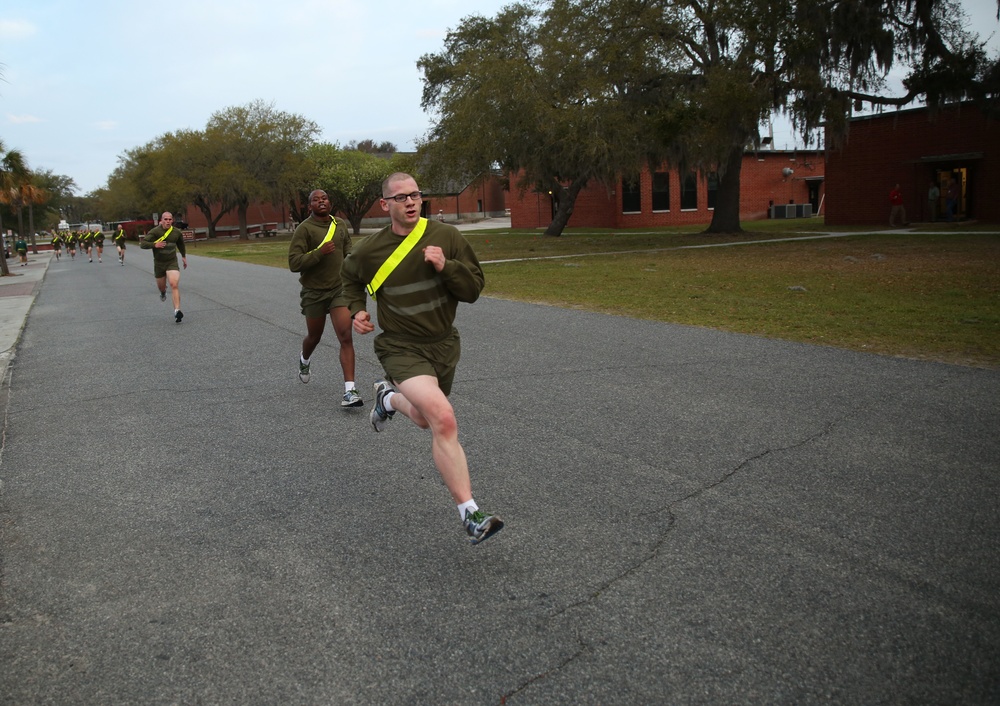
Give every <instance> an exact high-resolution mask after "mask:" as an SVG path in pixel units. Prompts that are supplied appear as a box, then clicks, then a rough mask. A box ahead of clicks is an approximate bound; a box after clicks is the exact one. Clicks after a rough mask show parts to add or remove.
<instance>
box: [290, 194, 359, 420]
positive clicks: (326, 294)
mask: <svg viewBox="0 0 1000 706" xmlns="http://www.w3.org/2000/svg"><path fill="white" fill-rule="evenodd" d="M330 211H331V206H330V197H329V196H327V193H326V192H325V191H323V190H321V189H316V190H315V191H313V192H312V193H311V194H309V218H307V219H305V220H304V221H302V222H301V223H300V224H299V225H298V227H297V228H296V229H295V232H294V233H293V234H292V240H291V242H290V243H289V244H288V269H290V270H291V271H292V272H299V273H301V274H300V275H299V283H300V284H301V285H302V291H301V292H299V304H300V306H301V310H302V315H303V316H305V317H306V337H305V338H303V339H302V352H301V353H300V354H299V380H301V381H302V382H309V368H310V365H311V364H312V354H313V351H315V350H316V346H318V345H319V342H320V339H322V338H323V331H324V330H325V329H326V317H327V316H329V317H330V321H331V322H332V323H333V330H334V331H335V332H336V334H337V340H338V341H339V342H340V368H341V370H342V371H343V373H344V397H343V399H341V401H340V406H341V407H361V406H362V405H364V402H363V401H362V399H361V395H359V394H358V391H357V390H356V389H355V387H354V336H353V334H352V333H351V314H350V312H348V310H347V301H346V300H345V299H344V297H343V293H342V291H341V290H342V287H341V282H340V268H341V265H343V263H344V257H345V256H346V255H347V254H348V253H350V252H351V236H350V235H348V233H347V224H346V223H344V222H343V221H338V220H337V219H336V217H334V216H333V215H332V214H331V212H330Z"/></svg>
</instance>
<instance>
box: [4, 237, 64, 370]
mask: <svg viewBox="0 0 1000 706" xmlns="http://www.w3.org/2000/svg"><path fill="white" fill-rule="evenodd" d="M51 260H52V251H51V250H43V251H41V252H39V253H38V254H37V255H33V254H30V253H29V254H28V265H27V266H26V267H21V265H20V263H18V261H17V258H16V257H12V258H10V259H9V260H7V267H8V268H9V269H10V277H0V368H2V370H3V373H4V377H6V372H7V365H8V363H10V359H11V358H12V357H13V355H14V348H15V347H16V346H17V341H18V339H19V338H20V337H21V329H23V328H24V322H25V320H26V319H27V318H28V312H29V311H30V310H31V305H32V304H33V303H34V301H35V295H36V294H37V293H38V284H39V283H40V282H41V281H42V280H43V279H44V278H45V273H46V271H48V269H49V262H50V261H51Z"/></svg>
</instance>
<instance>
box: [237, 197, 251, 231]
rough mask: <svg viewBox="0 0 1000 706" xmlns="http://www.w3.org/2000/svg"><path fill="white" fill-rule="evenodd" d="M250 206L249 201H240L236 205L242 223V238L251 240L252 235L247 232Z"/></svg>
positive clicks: (238, 217)
mask: <svg viewBox="0 0 1000 706" xmlns="http://www.w3.org/2000/svg"><path fill="white" fill-rule="evenodd" d="M249 207H250V203H249V202H248V201H240V203H239V205H237V207H236V215H237V219H238V221H239V224H240V240H250V235H249V234H248V233H247V209H248V208H249Z"/></svg>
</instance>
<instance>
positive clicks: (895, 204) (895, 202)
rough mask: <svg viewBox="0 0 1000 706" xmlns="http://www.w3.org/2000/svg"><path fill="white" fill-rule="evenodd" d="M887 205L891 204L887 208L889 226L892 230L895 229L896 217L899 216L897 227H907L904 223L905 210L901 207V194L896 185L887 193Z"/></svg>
mask: <svg viewBox="0 0 1000 706" xmlns="http://www.w3.org/2000/svg"><path fill="white" fill-rule="evenodd" d="M889 203H890V204H891V206H890V208H889V226H890V227H892V228H895V227H896V216H899V225H901V226H906V225H909V224H908V223H907V222H906V209H905V208H904V207H903V192H902V191H901V190H900V188H899V184H896V186H894V187H893V188H892V189H891V190H890V191H889Z"/></svg>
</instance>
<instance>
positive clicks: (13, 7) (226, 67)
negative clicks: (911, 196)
mask: <svg viewBox="0 0 1000 706" xmlns="http://www.w3.org/2000/svg"><path fill="white" fill-rule="evenodd" d="M507 4H509V0H420V1H419V2H399V1H398V0H369V1H367V2H363V1H361V0H298V1H297V2H295V1H293V2H278V1H276V0H239V1H237V0H171V2H169V3H166V2H160V1H159V0H155V1H152V0H3V2H2V3H0V63H2V64H3V67H2V73H3V82H0V140H2V141H3V142H4V144H5V145H6V146H7V148H8V149H18V150H20V151H21V152H22V153H23V154H24V156H25V157H26V158H27V160H28V164H29V166H30V167H31V168H32V169H48V170H51V171H53V172H55V173H57V174H64V175H67V176H70V177H72V178H73V179H74V180H75V181H76V184H77V186H78V187H79V193H80V194H81V195H82V194H85V193H87V192H89V191H92V190H93V189H96V188H98V187H100V186H103V185H104V184H105V183H106V181H107V178H108V175H109V174H110V173H111V172H112V171H113V170H114V168H115V167H116V165H117V164H118V158H119V156H120V155H121V154H122V153H123V152H124V151H125V150H127V149H130V148H133V147H136V146H138V145H142V144H145V143H147V142H149V141H150V140H152V139H154V138H156V137H158V136H160V135H162V134H164V133H167V132H173V131H175V130H181V129H196V130H200V129H203V128H204V127H205V124H206V122H207V121H208V118H209V116H210V115H211V114H212V113H214V112H216V111H218V110H222V109H224V108H227V107H230V106H235V105H244V104H246V103H249V102H250V101H253V100H256V99H263V100H265V101H267V102H273V103H274V106H275V108H276V109H278V110H281V111H284V112H288V113H298V114H300V115H302V116H304V117H306V118H308V119H310V120H313V121H315V122H316V123H318V124H319V125H320V127H321V128H322V134H321V135H320V139H322V140H324V141H327V142H338V143H341V144H344V143H347V142H350V141H352V140H364V139H372V140H375V141H377V142H382V141H385V140H388V141H390V142H392V143H394V144H395V145H396V146H397V147H398V148H399V149H401V150H411V149H413V148H414V145H415V142H416V140H417V139H418V138H420V137H422V136H423V135H424V134H425V133H426V132H427V130H428V128H429V126H430V121H429V116H428V115H427V114H426V113H424V112H423V111H422V110H421V109H420V93H421V88H422V83H421V80H420V79H421V77H420V73H419V72H418V70H417V67H416V62H417V60H418V59H419V58H420V57H421V56H422V55H423V54H427V53H433V52H437V51H439V50H440V49H441V48H442V46H443V41H444V37H445V34H446V32H447V31H448V30H449V29H452V28H455V27H457V26H458V25H459V24H460V22H461V20H462V19H463V18H464V17H466V16H468V15H470V14H474V13H475V14H481V15H485V16H493V15H494V14H496V12H497V11H498V10H499V9H500V8H501V7H503V6H505V5H507ZM964 5H965V7H966V10H967V12H968V13H969V14H970V15H971V16H972V19H973V21H972V23H971V24H972V26H973V27H974V28H975V29H976V31H978V32H979V33H980V34H981V35H982V36H984V37H985V36H987V35H989V34H991V33H993V34H994V35H995V34H997V33H1000V24H998V23H997V20H996V0H964ZM991 46H993V47H996V46H998V44H997V38H996V36H994V38H993V41H992V42H991ZM775 144H776V146H777V147H779V148H789V149H791V148H792V147H794V146H795V138H794V136H793V135H792V134H791V132H790V131H789V130H788V129H787V128H786V127H784V126H783V125H781V124H780V123H779V124H777V125H776V126H775Z"/></svg>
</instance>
